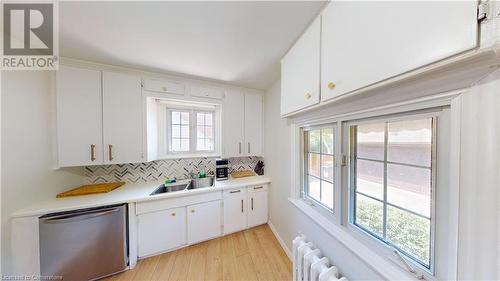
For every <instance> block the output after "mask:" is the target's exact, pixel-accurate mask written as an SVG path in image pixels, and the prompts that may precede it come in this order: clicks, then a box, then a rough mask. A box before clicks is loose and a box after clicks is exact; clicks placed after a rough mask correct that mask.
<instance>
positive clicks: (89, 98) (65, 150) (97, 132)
mask: <svg viewBox="0 0 500 281" xmlns="http://www.w3.org/2000/svg"><path fill="white" fill-rule="evenodd" d="M56 91H57V93H56V96H57V145H58V164H59V166H84V165H95V164H102V162H103V151H104V150H103V146H102V96H101V72H100V71H97V70H89V69H81V68H74V67H69V66H60V67H59V70H58V71H57V73H56Z"/></svg>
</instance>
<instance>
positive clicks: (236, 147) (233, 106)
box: [222, 91, 245, 157]
mask: <svg viewBox="0 0 500 281" xmlns="http://www.w3.org/2000/svg"><path fill="white" fill-rule="evenodd" d="M244 108H245V95H244V94H243V93H241V92H237V91H231V92H229V93H228V94H227V95H226V97H225V98H224V104H223V107H222V125H223V126H222V156H223V157H239V156H243V142H244V138H245V135H244V126H245V112H244Z"/></svg>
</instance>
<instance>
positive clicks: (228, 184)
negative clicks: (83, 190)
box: [10, 176, 271, 219]
mask: <svg viewBox="0 0 500 281" xmlns="http://www.w3.org/2000/svg"><path fill="white" fill-rule="evenodd" d="M268 183H271V180H270V179H269V178H267V177H265V176H259V177H258V178H253V179H250V178H239V179H229V180H227V181H220V182H216V184H215V186H214V187H211V188H206V189H205V188H203V189H199V190H190V191H186V192H180V193H175V192H174V193H169V194H162V195H159V196H150V195H149V192H147V193H145V194H143V195H141V196H135V197H134V196H131V197H130V198H116V199H113V197H111V198H109V200H103V201H101V202H95V203H92V202H89V203H85V204H83V203H80V204H75V205H74V206H60V207H58V206H55V207H54V208H47V207H43V206H41V207H40V208H39V209H37V208H36V207H34V208H33V207H27V208H23V209H20V210H18V211H16V212H14V213H13V214H11V215H10V219H17V218H26V217H36V216H40V215H45V214H50V213H58V212H67V211H72V210H78V209H87V208H95V207H100V206H106V205H116V204H126V203H138V202H148V201H156V200H165V199H173V198H179V197H185V196H191V195H196V194H203V193H209V192H222V191H224V190H230V189H235V188H240V187H244V186H252V185H259V184H268ZM149 184H151V185H152V186H155V185H157V184H158V182H146V183H142V185H149ZM129 185H140V184H129ZM217 185H219V186H217ZM125 186H126V185H125ZM111 192H113V191H111ZM122 193H123V192H122ZM111 195H112V194H111ZM114 195H118V193H115V194H114ZM85 196H89V199H92V198H91V197H92V196H98V197H100V199H102V198H103V197H102V196H110V194H95V195H85ZM75 198H76V197H75ZM81 198H82V197H80V199H81ZM221 198H222V197H221ZM71 199H73V198H71ZM94 199H95V198H94ZM51 200H52V199H51ZM54 200H61V199H55V198H54ZM62 200H64V199H62ZM40 203H41V204H44V203H43V202H40Z"/></svg>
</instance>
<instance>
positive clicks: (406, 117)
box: [343, 109, 441, 275]
mask: <svg viewBox="0 0 500 281" xmlns="http://www.w3.org/2000/svg"><path fill="white" fill-rule="evenodd" d="M425 111H428V112H425ZM440 114H441V112H440V110H432V109H431V110H426V109H425V110H423V112H415V113H403V115H402V116H394V115H393V116H389V117H374V118H367V119H364V120H362V121H349V122H346V123H345V124H344V125H343V130H344V132H343V138H344V139H345V140H347V139H350V136H349V135H350V132H349V131H350V127H351V126H356V125H363V124H370V123H375V122H398V121H406V120H415V119H424V118H435V117H438V116H439V115H440ZM435 126H436V127H435V128H433V130H434V131H436V130H437V126H438V125H437V124H436V125H435ZM433 138H436V132H433ZM346 143H347V141H346ZM436 148H437V147H436V139H434V140H433V147H432V149H433V153H436V152H435V151H434V150H435V149H436ZM344 152H345V153H346V155H347V159H350V157H349V156H350V155H349V154H350V151H349V147H346V148H345V151H344ZM433 156H434V157H435V156H436V155H433ZM432 162H433V166H432V171H431V175H432V177H433V183H432V192H431V195H432V198H431V213H430V218H431V221H430V222H431V237H430V241H429V242H430V245H431V246H430V253H429V254H430V268H426V267H425V266H422V265H420V264H419V263H418V262H416V261H413V260H411V259H409V258H407V260H408V262H409V263H410V264H411V265H414V267H418V268H419V269H420V270H421V271H423V272H427V273H429V274H431V275H434V273H435V271H434V270H435V257H434V254H435V247H434V243H435V240H434V239H435V231H436V182H435V177H436V163H437V162H436V159H434V158H433V160H432ZM346 164H347V165H346V169H347V170H349V169H350V168H351V163H350V160H349V161H348V162H347V163H346ZM350 180H351V177H350V175H349V176H348V181H349V183H348V186H347V187H346V188H347V189H348V190H347V192H348V199H347V202H346V204H347V205H348V208H349V210H348V221H349V224H348V225H347V227H348V228H350V229H351V230H352V231H355V232H357V233H358V234H361V235H362V236H366V235H368V236H370V238H374V239H376V240H374V241H373V242H376V243H377V244H378V243H382V244H383V246H386V247H388V248H391V250H392V247H391V246H390V245H387V244H386V243H385V242H383V241H382V240H379V238H376V237H375V236H374V235H373V233H370V231H368V230H367V229H364V228H363V227H361V226H359V225H356V224H354V217H353V212H352V209H353V208H354V206H353V205H352V204H353V198H354V197H353V196H354V194H353V193H354V190H353V187H352V186H351V182H350ZM363 239H364V237H363ZM394 249H395V248H394ZM402 254H403V253H402ZM403 255H404V254H403Z"/></svg>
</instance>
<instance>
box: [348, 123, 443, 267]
mask: <svg viewBox="0 0 500 281" xmlns="http://www.w3.org/2000/svg"><path fill="white" fill-rule="evenodd" d="M349 131H350V159H351V161H350V173H349V174H350V185H351V191H352V192H351V197H350V198H351V204H350V206H351V221H352V223H353V224H355V225H356V226H358V227H359V228H361V229H363V230H364V231H366V232H367V233H369V234H370V235H372V236H374V237H376V238H377V239H379V240H381V241H382V242H384V243H386V244H388V245H390V246H392V247H394V248H396V249H397V250H398V251H399V252H401V253H403V254H404V255H406V256H407V257H409V258H411V259H413V260H415V261H416V262H418V263H420V264H421V265H423V266H424V267H426V268H429V269H430V268H431V262H432V237H433V235H432V233H433V220H434V217H433V212H432V208H433V199H432V198H433V192H434V188H433V186H434V183H435V178H434V173H433V168H434V165H435V163H434V162H435V161H434V160H433V159H435V156H436V155H435V150H436V149H435V141H434V139H435V131H436V119H435V118H419V119H412V120H401V119H399V120H397V121H389V120H387V121H386V120H382V121H374V122H370V121H369V122H360V123H357V124H352V125H351V126H350V127H349Z"/></svg>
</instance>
